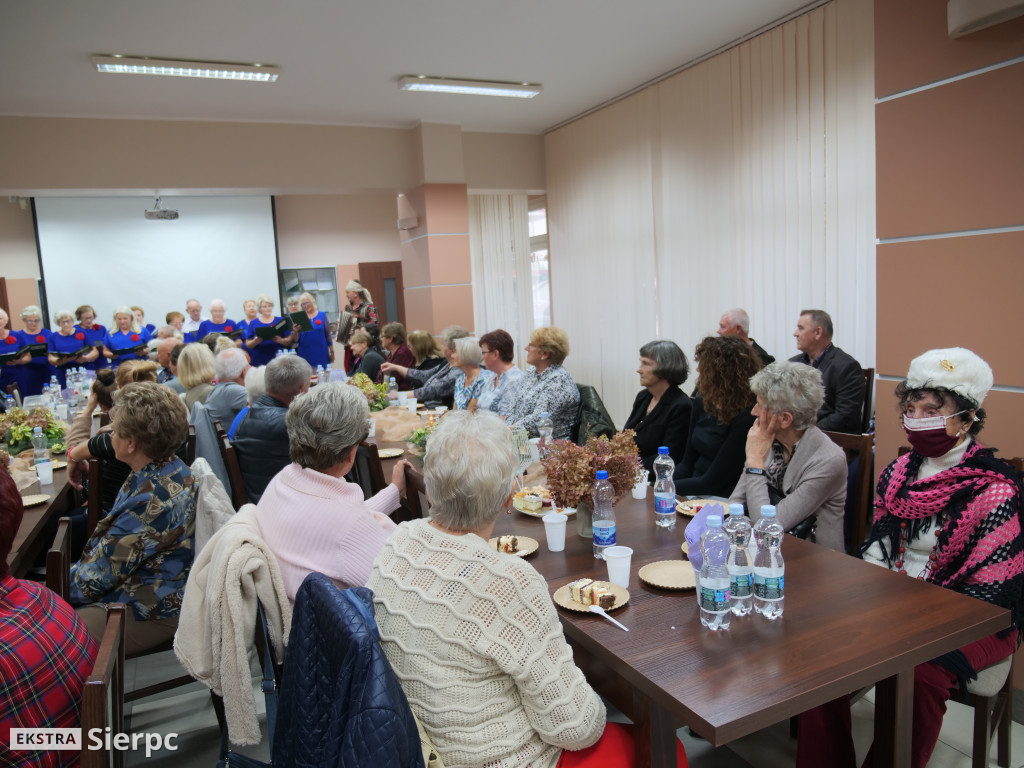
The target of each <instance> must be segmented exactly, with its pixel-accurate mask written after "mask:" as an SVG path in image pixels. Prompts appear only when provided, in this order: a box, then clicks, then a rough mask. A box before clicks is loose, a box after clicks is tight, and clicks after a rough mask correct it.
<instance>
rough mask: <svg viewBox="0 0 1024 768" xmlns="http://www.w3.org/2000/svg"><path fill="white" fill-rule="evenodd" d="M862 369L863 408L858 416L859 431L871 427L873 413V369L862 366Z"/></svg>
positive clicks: (865, 430)
mask: <svg viewBox="0 0 1024 768" xmlns="http://www.w3.org/2000/svg"><path fill="white" fill-rule="evenodd" d="M862 370H863V371H864V410H863V411H862V412H861V417H860V431H861V432H867V431H868V430H869V429H871V416H872V414H873V413H874V408H873V407H872V400H873V397H874V394H875V369H874V368H863V369H862Z"/></svg>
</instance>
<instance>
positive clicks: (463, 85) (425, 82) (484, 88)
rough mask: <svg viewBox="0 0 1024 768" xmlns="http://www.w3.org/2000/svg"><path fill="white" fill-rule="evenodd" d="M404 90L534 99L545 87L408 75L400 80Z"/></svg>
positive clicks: (401, 87) (399, 83) (399, 85)
mask: <svg viewBox="0 0 1024 768" xmlns="http://www.w3.org/2000/svg"><path fill="white" fill-rule="evenodd" d="M398 88H399V89H400V90H403V91H429V92H433V93H467V94H470V95H472V96H511V97H512V98H516V99H532V98H533V97H534V96H536V95H537V94H539V93H540V92H541V91H542V90H543V89H542V88H541V86H539V85H537V84H535V83H502V82H495V81H490V80H459V79H456V78H451V77H422V76H419V75H406V76H405V77H402V78H400V79H399V80H398Z"/></svg>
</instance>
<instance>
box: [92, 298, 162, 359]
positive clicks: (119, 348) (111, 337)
mask: <svg viewBox="0 0 1024 768" xmlns="http://www.w3.org/2000/svg"><path fill="white" fill-rule="evenodd" d="M150 338H151V337H150V335H149V331H147V330H146V329H145V328H142V327H141V326H140V325H139V321H138V320H136V319H135V313H134V312H132V308H131V307H129V306H120V307H118V308H117V309H115V310H114V327H113V328H112V329H111V330H109V331H107V335H106V336H104V337H103V355H104V356H105V357H106V358H107V359H109V360H110V364H111V366H112V367H114V368H116V367H117V366H118V365H120V364H121V363H123V362H124V361H125V360H134V359H136V358H140V357H149V339H150Z"/></svg>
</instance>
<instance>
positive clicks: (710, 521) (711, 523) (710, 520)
mask: <svg viewBox="0 0 1024 768" xmlns="http://www.w3.org/2000/svg"><path fill="white" fill-rule="evenodd" d="M705 523H706V527H708V528H721V527H722V516H721V515H708V517H707V520H706V521H705Z"/></svg>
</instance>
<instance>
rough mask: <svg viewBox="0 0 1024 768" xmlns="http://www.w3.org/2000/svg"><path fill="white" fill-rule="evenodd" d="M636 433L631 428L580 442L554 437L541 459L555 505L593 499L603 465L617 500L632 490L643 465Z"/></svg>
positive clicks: (576, 503)
mask: <svg viewBox="0 0 1024 768" xmlns="http://www.w3.org/2000/svg"><path fill="white" fill-rule="evenodd" d="M635 434H636V433H635V432H633V430H631V429H627V430H624V431H622V432H619V433H617V434H616V435H614V436H613V437H612V438H611V439H610V440H609V439H608V438H607V437H605V436H603V435H602V436H601V437H592V438H590V439H589V440H587V443H586V445H576V444H575V443H572V442H570V441H568V440H555V441H553V442H552V443H551V445H550V446H549V447H548V454H547V457H546V458H544V459H542V461H541V463H542V464H543V465H544V471H545V472H546V473H547V476H548V489H549V490H550V491H551V496H552V498H553V499H554V502H555V505H556V506H559V507H575V506H576V505H578V504H579V503H580V501H581V500H583V499H589V498H590V489H591V488H592V486H593V485H594V473H595V472H597V470H599V469H603V470H606V471H607V472H608V480H609V481H610V482H611V484H612V487H613V488H615V500H616V501H618V500H619V499H620V498H621V497H622V495H623V494H625V493H628V492H629V491H631V490H632V488H633V483H634V481H635V478H636V474H637V471H638V467H639V468H642V464H641V462H640V456H639V453H638V451H637V447H636V441H635V440H634V439H633V436H634V435H635Z"/></svg>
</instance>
